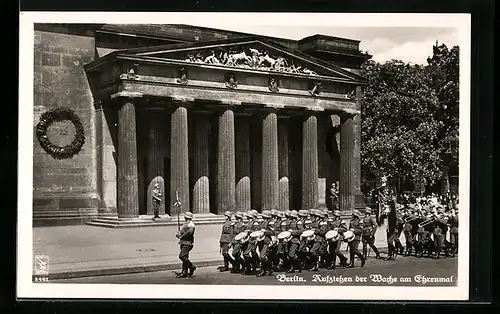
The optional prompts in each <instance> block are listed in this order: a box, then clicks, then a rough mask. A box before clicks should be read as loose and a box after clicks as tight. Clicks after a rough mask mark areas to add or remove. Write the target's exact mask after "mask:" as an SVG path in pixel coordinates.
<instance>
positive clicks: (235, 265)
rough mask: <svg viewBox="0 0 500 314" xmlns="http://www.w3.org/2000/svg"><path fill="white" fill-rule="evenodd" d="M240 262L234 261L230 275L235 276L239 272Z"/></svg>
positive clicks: (236, 259)
mask: <svg viewBox="0 0 500 314" xmlns="http://www.w3.org/2000/svg"><path fill="white" fill-rule="evenodd" d="M240 266H241V261H240V260H239V259H238V258H235V259H234V265H233V268H231V273H232V274H236V273H239V272H240Z"/></svg>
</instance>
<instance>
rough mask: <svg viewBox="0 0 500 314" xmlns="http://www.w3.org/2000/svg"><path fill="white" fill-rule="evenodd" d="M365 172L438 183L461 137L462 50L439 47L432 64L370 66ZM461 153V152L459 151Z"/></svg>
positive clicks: (367, 73)
mask: <svg viewBox="0 0 500 314" xmlns="http://www.w3.org/2000/svg"><path fill="white" fill-rule="evenodd" d="M362 74H363V75H364V76H365V77H366V78H367V80H368V85H367V86H366V87H365V90H364V94H363V99H362V115H363V116H362V128H361V137H362V143H363V145H362V151H361V158H362V167H363V168H364V169H365V170H368V172H369V173H371V174H373V175H376V176H381V175H385V176H389V177H407V178H412V179H414V178H426V179H428V180H430V181H431V182H432V181H435V180H437V179H438V178H439V177H440V176H441V169H442V167H443V165H444V164H445V163H449V162H450V160H449V159H450V158H452V157H450V155H451V156H456V155H457V154H454V153H451V154H450V148H451V149H454V148H453V145H452V144H453V143H454V141H455V140H456V139H457V138H458V47H454V48H453V49H451V50H448V49H447V48H446V46H444V45H441V46H436V47H434V54H433V56H432V57H431V58H429V59H428V65H426V66H422V65H410V64H407V63H404V62H402V61H399V60H391V61H388V62H386V63H384V64H380V63H377V62H374V61H373V60H369V61H367V62H366V63H365V64H364V65H363V67H362ZM456 149H458V148H456Z"/></svg>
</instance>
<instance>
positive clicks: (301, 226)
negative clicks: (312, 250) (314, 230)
mask: <svg viewBox="0 0 500 314" xmlns="http://www.w3.org/2000/svg"><path fill="white" fill-rule="evenodd" d="M298 215H299V220H298V221H297V229H298V230H299V231H300V233H301V234H302V232H304V230H306V229H307V228H306V221H307V220H308V216H309V213H308V212H307V210H299V212H298ZM309 224H310V222H309ZM306 253H307V252H306V243H305V241H304V239H303V238H300V244H299V248H298V249H297V255H298V257H299V260H300V262H301V265H302V266H301V267H300V268H301V269H303V268H304V266H303V265H304V262H305V261H306V258H307V256H306V255H307V254H306Z"/></svg>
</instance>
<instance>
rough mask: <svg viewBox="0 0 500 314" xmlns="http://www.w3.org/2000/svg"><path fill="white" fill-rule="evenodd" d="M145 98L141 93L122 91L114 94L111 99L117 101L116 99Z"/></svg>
mask: <svg viewBox="0 0 500 314" xmlns="http://www.w3.org/2000/svg"><path fill="white" fill-rule="evenodd" d="M143 96H144V94H143V93H139V92H130V91H121V92H118V93H114V94H112V95H111V96H110V97H111V99H116V98H142V97H143Z"/></svg>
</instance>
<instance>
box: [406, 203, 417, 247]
mask: <svg viewBox="0 0 500 314" xmlns="http://www.w3.org/2000/svg"><path fill="white" fill-rule="evenodd" d="M403 219H404V225H403V234H404V236H405V242H406V253H405V256H410V255H411V249H412V247H413V246H414V242H415V238H414V233H413V230H414V224H413V222H414V221H415V220H417V216H416V215H415V214H414V213H412V212H410V211H406V213H405V214H404V216H403Z"/></svg>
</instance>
